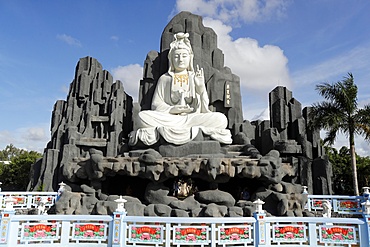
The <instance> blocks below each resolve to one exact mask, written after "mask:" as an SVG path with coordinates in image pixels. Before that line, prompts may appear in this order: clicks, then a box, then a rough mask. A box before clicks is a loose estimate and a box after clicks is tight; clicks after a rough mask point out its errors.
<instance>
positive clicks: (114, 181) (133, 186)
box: [102, 174, 150, 201]
mask: <svg viewBox="0 0 370 247" xmlns="http://www.w3.org/2000/svg"><path fill="white" fill-rule="evenodd" d="M149 182H150V181H149V180H147V179H143V178H140V177H130V176H126V175H118V174H117V175H115V176H111V177H110V176H109V177H107V179H106V180H105V181H103V182H102V192H103V193H104V194H107V195H122V196H132V197H136V198H138V199H140V200H141V201H142V200H143V199H144V193H145V189H146V187H147V185H148V183H149Z"/></svg>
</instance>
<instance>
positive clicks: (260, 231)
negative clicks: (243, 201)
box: [253, 199, 269, 246]
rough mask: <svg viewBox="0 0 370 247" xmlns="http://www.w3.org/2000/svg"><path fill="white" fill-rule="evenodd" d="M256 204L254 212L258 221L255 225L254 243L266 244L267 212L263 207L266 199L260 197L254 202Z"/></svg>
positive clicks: (257, 244) (258, 244)
mask: <svg viewBox="0 0 370 247" xmlns="http://www.w3.org/2000/svg"><path fill="white" fill-rule="evenodd" d="M253 203H254V204H255V205H256V211H255V212H254V213H253V216H254V218H255V219H256V223H255V225H254V245H255V246H265V245H266V235H267V234H269V233H267V232H266V219H265V217H266V214H265V211H264V210H263V209H262V205H263V204H265V202H264V201H262V200H260V199H258V200H257V201H254V202H253Z"/></svg>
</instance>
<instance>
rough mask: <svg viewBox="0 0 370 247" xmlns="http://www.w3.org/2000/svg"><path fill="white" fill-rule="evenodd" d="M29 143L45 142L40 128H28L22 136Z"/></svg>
mask: <svg viewBox="0 0 370 247" xmlns="http://www.w3.org/2000/svg"><path fill="white" fill-rule="evenodd" d="M23 137H24V138H25V139H26V140H29V141H45V140H47V137H46V133H45V129H44V128H41V127H32V128H28V129H27V130H26V132H25V133H24V136H23Z"/></svg>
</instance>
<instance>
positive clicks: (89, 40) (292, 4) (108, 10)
mask: <svg viewBox="0 0 370 247" xmlns="http://www.w3.org/2000/svg"><path fill="white" fill-rule="evenodd" d="M182 10H187V11H191V12H193V13H194V14H198V15H201V16H203V20H204V21H203V23H204V25H205V26H209V27H212V28H213V29H214V30H215V31H216V33H217V34H218V45H219V47H220V48H221V49H222V50H223V52H224V54H225V65H226V66H228V67H230V68H231V70H232V71H233V73H235V74H237V75H239V76H240V78H241V84H242V86H241V91H242V97H243V112H244V118H245V119H247V120H253V119H256V118H258V117H260V118H266V117H267V116H268V115H267V111H266V109H267V106H268V93H269V92H270V91H271V90H272V89H273V88H275V87H276V86H277V85H281V86H286V87H288V89H289V90H291V91H293V97H295V98H296V99H297V100H298V101H300V102H301V103H302V105H303V106H309V105H311V104H312V103H314V102H317V101H320V100H322V98H320V97H319V96H318V94H317V93H316V91H315V85H316V84H317V83H321V82H336V81H339V80H342V79H343V77H344V76H346V74H347V73H348V72H352V73H353V75H354V77H355V82H356V84H357V85H358V88H359V95H358V100H359V106H360V107H361V106H363V105H364V104H369V103H370V84H369V83H368V81H369V80H370V31H369V23H370V15H369V14H368V13H370V1H368V0H358V1H357V0H354V1H348V0H310V1H292V0H269V1H258V0H209V1H206V0H191V1H190V0H140V1H118V0H117V1H113V0H112V1H97V0H80V1H75V0H65V1H47V0H39V1H27V0H0V23H2V24H1V25H0V85H1V89H0V112H1V120H0V150H1V149H3V148H5V146H6V145H8V144H10V143H12V144H14V145H15V146H16V147H18V148H25V149H28V150H37V151H40V152H41V151H42V150H43V148H44V147H45V145H46V143H47V142H48V140H49V139H50V131H49V129H50V120H51V113H52V110H53V106H54V103H55V102H56V100H59V99H63V100H64V99H66V97H67V94H68V88H69V84H70V83H71V81H72V80H73V77H74V71H75V66H76V64H77V62H78V60H79V59H80V58H82V57H85V56H92V57H94V58H96V59H97V60H98V61H99V62H100V63H101V64H102V66H103V68H104V69H106V70H108V71H110V72H111V73H112V74H113V76H114V78H115V79H120V80H121V81H123V83H124V86H125V89H126V91H127V92H128V93H129V94H130V95H132V96H133V97H134V98H135V99H137V96H138V94H137V91H138V85H139V80H140V79H141V76H142V72H141V69H142V65H143V61H144V59H145V57H146V54H147V53H148V52H149V51H150V50H157V51H158V50H159V45H160V36H161V33H162V31H163V29H164V28H165V26H166V25H167V23H168V22H169V20H170V19H171V18H172V17H173V16H174V15H175V14H177V13H179V12H180V11H182ZM342 145H347V141H346V139H345V137H343V136H341V137H339V138H338V141H337V142H336V144H335V146H336V147H341V146H342ZM356 148H357V152H358V153H359V154H360V155H370V146H369V144H368V143H366V142H364V141H363V140H362V138H358V139H357V147H356Z"/></svg>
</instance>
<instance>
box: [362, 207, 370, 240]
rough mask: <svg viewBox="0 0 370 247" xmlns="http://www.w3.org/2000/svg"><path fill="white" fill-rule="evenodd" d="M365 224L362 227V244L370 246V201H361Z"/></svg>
mask: <svg viewBox="0 0 370 247" xmlns="http://www.w3.org/2000/svg"><path fill="white" fill-rule="evenodd" d="M361 205H362V211H363V217H364V221H365V224H364V226H363V227H360V226H359V227H360V230H359V232H360V246H370V201H369V200H366V201H365V202H363V203H361Z"/></svg>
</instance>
